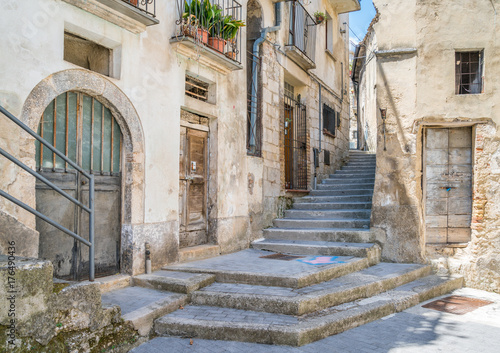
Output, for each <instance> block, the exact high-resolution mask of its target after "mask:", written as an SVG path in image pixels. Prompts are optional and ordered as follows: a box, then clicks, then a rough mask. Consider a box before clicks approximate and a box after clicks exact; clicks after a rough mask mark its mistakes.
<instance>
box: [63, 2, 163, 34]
mask: <svg viewBox="0 0 500 353" xmlns="http://www.w3.org/2000/svg"><path fill="white" fill-rule="evenodd" d="M63 1H65V2H67V3H69V4H71V5H74V6H76V7H79V8H81V9H82V10H85V11H87V12H90V13H92V14H94V15H96V16H98V17H101V18H103V19H105V20H107V21H109V22H111V23H114V24H115V25H117V26H120V27H122V28H125V29H126V30H128V31H130V32H132V33H141V32H144V31H145V30H146V26H152V25H155V24H158V23H160V21H158V20H157V19H156V0H63Z"/></svg>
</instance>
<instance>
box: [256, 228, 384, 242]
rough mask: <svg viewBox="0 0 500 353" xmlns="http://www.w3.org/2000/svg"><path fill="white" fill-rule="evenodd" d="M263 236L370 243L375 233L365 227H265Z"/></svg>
mask: <svg viewBox="0 0 500 353" xmlns="http://www.w3.org/2000/svg"><path fill="white" fill-rule="evenodd" d="M263 235H264V237H265V238H266V239H267V240H269V239H280V240H311V241H332V242H350V243H371V242H374V241H375V235H374V234H373V233H372V232H370V230H369V229H368V227H367V228H366V229H359V228H358V229H356V228H344V229H342V228H338V229H331V228H330V229H319V228H313V229H300V228H288V229H286V228H267V229H264V231H263Z"/></svg>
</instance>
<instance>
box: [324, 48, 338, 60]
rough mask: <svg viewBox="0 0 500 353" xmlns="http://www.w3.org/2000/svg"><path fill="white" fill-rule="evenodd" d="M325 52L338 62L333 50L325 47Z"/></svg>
mask: <svg viewBox="0 0 500 353" xmlns="http://www.w3.org/2000/svg"><path fill="white" fill-rule="evenodd" d="M325 53H326V54H327V55H328V56H329V57H330V58H332V59H333V61H335V62H337V58H336V57H335V55H333V52H332V51H331V50H330V49H325Z"/></svg>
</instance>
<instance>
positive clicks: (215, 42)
mask: <svg viewBox="0 0 500 353" xmlns="http://www.w3.org/2000/svg"><path fill="white" fill-rule="evenodd" d="M208 45H209V46H211V47H212V48H214V49H215V50H217V51H220V52H221V53H223V52H224V46H225V45H226V41H225V40H224V39H222V38H217V37H210V38H208Z"/></svg>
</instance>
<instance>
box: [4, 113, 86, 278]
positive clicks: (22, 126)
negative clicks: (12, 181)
mask: <svg viewBox="0 0 500 353" xmlns="http://www.w3.org/2000/svg"><path fill="white" fill-rule="evenodd" d="M0 112H1V113H2V114H3V115H5V116H6V117H7V118H9V119H10V120H11V121H12V122H14V123H15V124H16V125H18V126H19V127H21V129H23V130H24V131H26V132H27V133H28V134H30V135H31V136H33V137H34V138H35V139H36V140H38V141H40V143H42V144H43V145H44V146H46V147H47V148H48V149H49V150H51V151H52V152H53V153H55V154H56V155H57V156H58V157H60V158H62V159H63V160H64V161H65V162H66V163H68V164H69V165H71V166H72V167H73V168H75V170H77V171H78V172H80V173H81V174H83V176H85V177H86V178H87V179H89V206H88V207H87V206H85V205H84V204H82V203H81V202H80V201H78V200H76V199H75V198H74V197H72V196H71V195H69V194H68V193H66V192H65V191H63V190H62V189H61V188H59V187H57V186H56V185H54V184H53V183H52V182H50V181H49V180H47V179H46V178H45V177H44V176H42V175H41V174H39V173H37V172H36V171H34V170H33V169H31V168H30V167H28V166H27V165H26V164H24V163H22V162H21V161H19V160H18V159H17V158H15V157H14V156H12V155H11V154H9V153H8V152H7V151H5V150H3V149H2V148H0V154H1V155H2V156H4V157H5V158H7V159H8V160H9V161H11V162H13V163H14V164H16V165H17V166H19V167H20V168H22V169H24V170H25V171H27V172H28V173H30V174H31V175H33V176H34V177H35V178H37V179H38V180H40V181H42V182H44V183H45V184H46V185H47V186H49V187H50V188H51V189H53V190H55V191H57V192H58V193H59V194H61V195H62V196H64V197H65V198H67V199H68V200H70V201H71V202H73V203H74V204H75V205H77V206H78V207H80V208H82V209H83V210H85V211H86V212H87V213H88V214H89V240H86V239H84V238H82V237H80V236H79V235H78V234H76V233H74V232H72V231H70V230H69V229H67V228H65V227H63V226H62V225H60V224H59V223H57V222H56V221H54V220H52V219H50V218H49V217H47V216H45V215H44V214H42V213H40V212H38V211H37V210H35V209H33V208H31V207H30V206H28V205H26V204H25V203H24V202H22V201H20V200H18V199H16V198H15V197H13V196H12V195H10V194H8V193H7V192H5V191H3V190H1V189H0V196H2V197H4V198H6V199H7V200H9V201H11V202H13V203H14V204H16V205H18V206H19V207H21V208H23V209H25V210H26V211H28V212H30V213H32V214H34V215H35V216H37V217H39V218H40V219H42V220H44V221H45V222H47V223H49V224H50V225H52V226H54V227H56V228H57V229H59V230H60V231H62V232H64V233H66V234H68V235H70V236H72V237H73V238H75V239H76V240H78V241H79V242H81V243H83V244H85V245H87V246H88V247H89V267H90V268H89V280H90V281H94V279H95V248H94V224H95V219H94V218H95V210H94V199H95V183H94V175H92V174H90V173H87V172H86V171H85V170H84V169H82V168H81V167H80V166H79V165H78V164H76V163H75V162H73V161H72V160H71V159H69V158H68V157H67V156H65V155H64V154H63V153H61V152H60V151H59V150H57V149H56V148H55V147H54V146H52V145H51V144H50V143H49V142H47V141H46V140H44V139H43V138H42V137H41V136H39V135H38V134H37V133H35V132H34V131H33V130H31V129H30V128H29V127H28V126H27V125H26V124H24V123H23V122H22V121H21V120H19V119H17V118H16V117H15V116H14V115H12V114H11V113H10V112H9V111H7V110H6V109H5V108H4V107H2V106H1V105H0Z"/></svg>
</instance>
